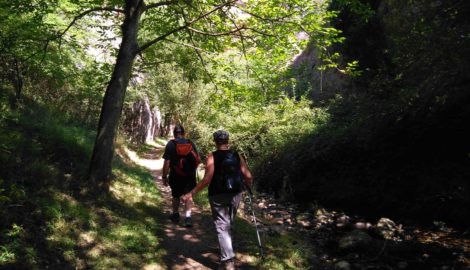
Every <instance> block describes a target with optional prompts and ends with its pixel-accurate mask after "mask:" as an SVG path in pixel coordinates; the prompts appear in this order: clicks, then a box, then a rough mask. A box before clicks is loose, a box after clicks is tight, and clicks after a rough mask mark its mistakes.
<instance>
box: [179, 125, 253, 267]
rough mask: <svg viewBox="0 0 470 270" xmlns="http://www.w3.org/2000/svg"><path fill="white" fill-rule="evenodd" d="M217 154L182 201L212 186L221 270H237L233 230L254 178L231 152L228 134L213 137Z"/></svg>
mask: <svg viewBox="0 0 470 270" xmlns="http://www.w3.org/2000/svg"><path fill="white" fill-rule="evenodd" d="M213 138H214V142H215V145H216V148H217V150H216V151H214V152H212V153H210V154H209V155H208V157H207V164H206V168H205V174H204V178H203V179H202V181H200V182H199V183H198V184H197V185H196V187H194V188H193V189H192V190H191V191H189V192H188V193H187V194H185V195H184V196H182V197H181V200H182V201H184V202H187V201H191V200H192V196H193V195H194V194H195V193H197V192H199V191H200V190H202V189H203V188H204V187H206V186H209V203H210V206H211V210H212V219H213V221H214V225H215V229H216V231H217V237H218V240H219V247H220V260H221V264H220V268H219V269H235V263H234V259H235V253H234V251H233V247H232V235H231V228H232V225H233V221H234V218H235V215H236V213H237V210H238V206H239V205H240V200H241V198H242V191H243V190H244V187H245V186H248V187H251V184H252V176H251V172H250V170H249V169H248V166H247V164H246V162H245V160H244V159H243V157H242V156H241V155H239V154H238V153H237V152H236V151H234V150H231V149H230V148H229V144H228V143H229V133H228V132H227V131H225V130H218V131H216V132H214V134H213Z"/></svg>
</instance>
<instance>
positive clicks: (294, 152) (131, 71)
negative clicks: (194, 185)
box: [0, 0, 470, 267]
mask: <svg viewBox="0 0 470 270" xmlns="http://www.w3.org/2000/svg"><path fill="white" fill-rule="evenodd" d="M122 2H124V3H121V1H74V0H34V1H23V0H19V1H0V217H1V219H2V221H1V222H0V233H1V235H2V237H1V238H0V247H1V248H2V252H3V253H1V254H2V255H0V265H1V263H4V262H5V263H11V262H12V260H13V259H11V258H12V257H11V256H14V255H12V254H16V256H17V257H23V258H42V259H41V260H43V262H41V260H39V262H38V261H36V262H34V260H30V261H27V262H26V263H25V265H27V267H31V266H32V265H35V267H41V266H44V265H48V264H49V263H50V262H49V261H50V260H49V259H47V257H51V258H52V257H54V256H55V255H54V254H56V253H57V252H59V251H52V246H51V245H50V243H49V241H50V239H47V238H44V239H41V241H39V240H38V239H36V238H35V237H34V235H35V234H37V235H46V234H47V230H49V229H50V228H49V227H48V225H47V224H48V220H53V219H55V218H57V215H59V213H58V212H55V210H54V209H56V208H55V206H57V205H56V204H55V202H56V201H57V200H58V199H57V198H58V197H57V196H56V197H54V196H55V195H53V194H56V193H55V192H57V191H58V190H60V192H63V193H64V194H68V195H67V196H69V195H70V196H73V197H74V198H86V200H90V198H101V197H106V196H107V195H106V194H108V192H109V189H110V187H111V189H113V181H115V180H116V179H117V178H119V177H120V175H121V173H120V171H121V170H122V161H121V160H120V158H119V157H116V155H115V150H116V149H119V146H120V145H129V146H130V147H134V148H139V147H140V148H142V147H145V145H146V144H147V143H148V142H150V141H154V140H158V139H159V138H167V137H168V136H171V127H172V125H174V124H175V123H181V124H182V125H184V126H185V128H186V129H187V131H188V137H190V138H191V139H192V140H193V141H195V143H196V144H197V145H198V148H199V150H200V152H201V153H202V154H203V155H206V154H207V153H209V152H210V151H212V149H213V146H212V144H213V143H212V141H211V134H212V132H214V131H215V130H216V129H219V128H224V129H226V130H228V131H229V132H230V134H231V136H232V137H231V138H232V142H233V146H234V147H235V148H236V149H237V150H238V151H239V152H240V153H242V154H243V155H244V156H245V157H246V159H247V161H248V163H249V166H250V167H251V168H252V169H253V171H254V174H255V185H256V189H257V190H258V192H267V193H270V194H273V195H274V196H276V198H278V199H280V200H283V201H286V202H288V201H289V202H292V201H294V202H297V203H300V205H302V206H303V207H305V208H309V207H311V206H312V205H317V204H321V205H323V206H325V207H328V208H335V209H342V210H344V211H347V212H350V213H355V214H360V215H363V216H367V217H372V218H380V217H381V216H390V217H393V218H394V219H395V218H396V219H399V220H404V221H407V222H411V223H429V222H432V221H439V222H441V221H442V222H445V223H449V224H452V226H456V227H461V228H468V226H469V225H470V218H469V216H468V209H470V183H469V179H470V140H469V138H470V128H469V123H470V106H469V104H470V91H469V85H470V74H469V72H468V67H467V65H468V63H469V60H470V46H469V45H470V42H469V41H470V32H469V29H470V17H469V16H468V14H470V4H469V3H467V1H463V0H451V1H438V0H429V1H428V0H413V1H392V0H378V1H371V0H355V1H343V0H332V1H311V2H308V1H306V2H308V3H303V1H285V3H281V2H282V1H254V2H252V1H201V2H200V3H190V2H192V1H169V2H162V3H160V2H155V3H147V5H146V6H145V5H144V4H142V3H143V2H144V1H130V0H129V1H122ZM278 2H279V3H278ZM300 2H302V3H300ZM229 7H236V8H238V10H239V11H237V12H235V11H233V9H230V8H229ZM135 10H137V12H136V13H133V12H134V11H135ZM206 11H207V12H206ZM136 14H137V15H136ZM133 16H137V17H133ZM136 22H140V25H138V24H139V23H136ZM133 24H135V27H137V28H132V27H133ZM137 25H138V26H137ZM138 27H140V28H138ZM136 29H138V32H137V30H136ZM175 29H176V30H175ZM126 42H128V45H126V44H127V43H126ZM126 46H128V47H126ZM126 50H127V52H128V53H127V54H126ZM119 59H121V60H119ZM120 61H121V62H120ZM126 61H127V62H126ZM108 167H109V168H108ZM111 168H112V170H111ZM108 169H109V170H108ZM135 175H138V174H137V173H136V174H135ZM114 189H116V188H115V187H114ZM96 195H98V196H96ZM90 196H91V197H90ZM59 201H60V200H59ZM68 207H70V206H68ZM74 211H77V212H74V214H76V215H85V214H84V210H83V209H78V210H74ZM82 225H83V224H82ZM88 225H89V224H88ZM4 236H5V237H4ZM31 239H35V240H34V241H36V243H35V244H30V245H26V244H25V243H28V242H31V241H32V240H31ZM64 245H65V244H64ZM24 246H27V247H30V246H32V247H34V248H37V249H38V250H41V249H43V250H45V251H44V254H42V255H41V254H39V255H38V254H37V253H34V252H37V251H34V250H35V249H34V248H31V249H25V248H23V247H24ZM28 252H30V253H28ZM48 252H49V253H50V254H48ZM64 260H66V259H64ZM45 261H48V262H47V263H46V262H45ZM5 265H8V264H5ZM12 265H15V264H12Z"/></svg>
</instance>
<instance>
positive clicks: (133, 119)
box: [122, 98, 161, 144]
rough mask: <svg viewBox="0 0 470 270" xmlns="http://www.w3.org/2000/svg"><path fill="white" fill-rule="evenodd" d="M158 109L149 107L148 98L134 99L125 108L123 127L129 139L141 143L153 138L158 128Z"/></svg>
mask: <svg viewBox="0 0 470 270" xmlns="http://www.w3.org/2000/svg"><path fill="white" fill-rule="evenodd" d="M160 122H161V117H160V111H159V110H158V108H157V107H154V108H151V107H150V101H149V99H148V98H145V99H142V100H139V101H136V102H135V103H134V104H133V105H132V107H130V108H128V109H127V110H125V113H124V121H123V124H122V125H123V128H124V130H125V132H126V134H127V135H128V136H129V137H130V138H131V141H132V142H134V143H138V144H143V143H146V142H149V141H152V140H154V139H155V137H157V136H158V134H159V133H158V132H159V128H160Z"/></svg>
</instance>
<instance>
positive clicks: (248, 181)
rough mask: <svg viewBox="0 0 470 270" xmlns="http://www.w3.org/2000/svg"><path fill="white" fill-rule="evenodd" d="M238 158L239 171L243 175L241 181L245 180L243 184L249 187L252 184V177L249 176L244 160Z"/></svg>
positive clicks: (249, 172)
mask: <svg viewBox="0 0 470 270" xmlns="http://www.w3.org/2000/svg"><path fill="white" fill-rule="evenodd" d="M239 156H240V170H241V171H242V174H243V179H244V180H245V184H246V185H247V186H249V187H251V185H252V184H253V176H252V175H251V171H250V169H249V168H248V165H247V164H246V162H245V159H244V158H243V157H242V156H241V155H239Z"/></svg>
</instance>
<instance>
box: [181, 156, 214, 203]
mask: <svg viewBox="0 0 470 270" xmlns="http://www.w3.org/2000/svg"><path fill="white" fill-rule="evenodd" d="M212 176H214V156H213V155H212V153H211V154H209V156H208V157H207V163H206V169H205V172H204V177H203V178H202V180H201V181H200V182H199V183H197V185H196V186H195V187H194V188H193V189H192V190H191V191H190V192H189V193H186V194H185V195H183V196H182V197H181V200H183V201H186V200H188V199H192V197H193V195H194V194H196V193H198V192H199V191H201V190H202V189H203V188H205V187H206V186H208V185H209V184H210V183H211V181H212Z"/></svg>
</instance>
